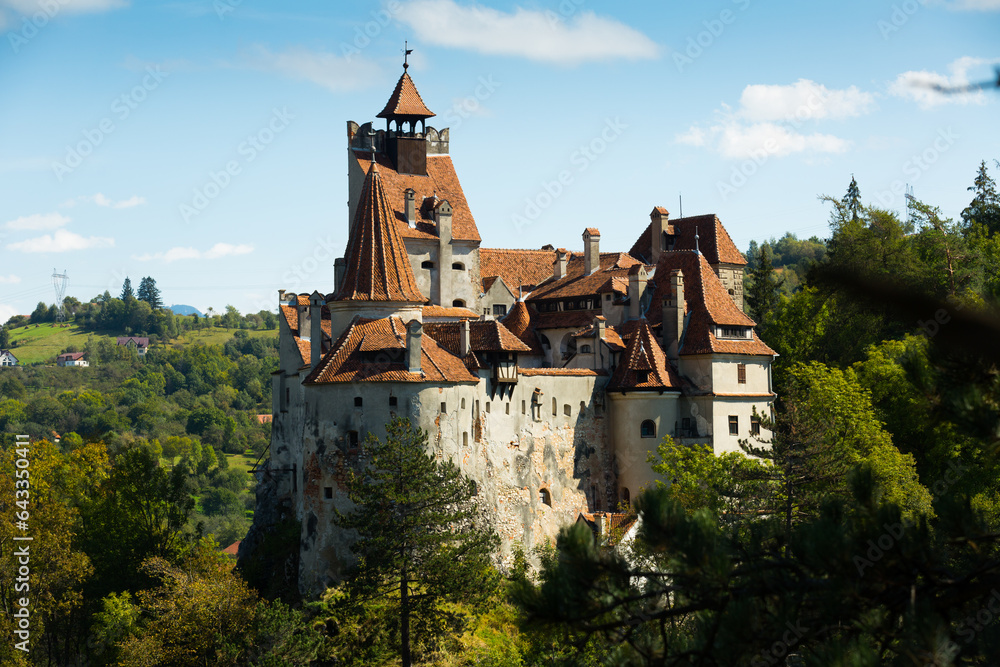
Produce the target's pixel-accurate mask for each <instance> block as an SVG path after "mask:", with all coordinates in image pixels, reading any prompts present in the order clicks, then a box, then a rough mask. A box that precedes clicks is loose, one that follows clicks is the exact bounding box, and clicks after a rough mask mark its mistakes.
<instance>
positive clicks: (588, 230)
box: [583, 227, 601, 236]
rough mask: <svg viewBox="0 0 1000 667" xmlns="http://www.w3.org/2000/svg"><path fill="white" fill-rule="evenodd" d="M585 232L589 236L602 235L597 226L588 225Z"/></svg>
mask: <svg viewBox="0 0 1000 667" xmlns="http://www.w3.org/2000/svg"><path fill="white" fill-rule="evenodd" d="M583 233H584V234H587V235H589V236H600V235H601V232H600V231H599V230H598V229H597V227H587V228H586V229H585V230H583Z"/></svg>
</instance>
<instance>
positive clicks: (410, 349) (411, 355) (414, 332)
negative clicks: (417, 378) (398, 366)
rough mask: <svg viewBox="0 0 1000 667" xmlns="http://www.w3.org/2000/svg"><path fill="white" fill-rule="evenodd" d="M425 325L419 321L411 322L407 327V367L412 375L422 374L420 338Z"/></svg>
mask: <svg viewBox="0 0 1000 667" xmlns="http://www.w3.org/2000/svg"><path fill="white" fill-rule="evenodd" d="M423 328H424V325H422V324H421V323H420V321H419V320H410V323H409V324H407V325H406V367H407V370H408V371H410V372H411V373H419V372H420V337H421V336H422V335H423Z"/></svg>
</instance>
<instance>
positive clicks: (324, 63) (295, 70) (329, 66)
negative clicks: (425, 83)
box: [243, 45, 380, 91]
mask: <svg viewBox="0 0 1000 667" xmlns="http://www.w3.org/2000/svg"><path fill="white" fill-rule="evenodd" d="M243 64H244V65H245V66H247V67H251V68H253V69H258V70H261V71H264V72H277V73H278V74H282V75H284V76H287V77H290V78H293V79H305V80H306V81H311V82H312V83H315V84H319V85H320V86H323V87H324V88H326V89H328V90H332V91H342V90H354V89H357V88H363V87H365V86H367V85H369V84H370V83H371V82H372V80H373V79H377V78H378V77H379V75H380V70H379V68H378V66H377V65H375V64H374V63H372V62H371V61H369V60H365V59H364V58H361V57H360V56H351V55H348V56H338V55H336V54H333V53H325V52H320V51H309V50H307V49H302V48H295V49H290V50H288V51H285V52H284V53H272V52H271V51H269V50H268V49H267V47H264V46H260V45H257V46H255V47H254V48H253V49H252V50H251V51H250V52H249V53H247V54H245V55H244V57H243Z"/></svg>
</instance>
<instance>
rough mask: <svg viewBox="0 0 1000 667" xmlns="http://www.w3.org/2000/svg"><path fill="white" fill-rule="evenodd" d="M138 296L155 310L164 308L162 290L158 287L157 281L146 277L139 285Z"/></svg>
mask: <svg viewBox="0 0 1000 667" xmlns="http://www.w3.org/2000/svg"><path fill="white" fill-rule="evenodd" d="M137 296H138V298H139V300H140V301H145V302H146V303H148V304H149V307H150V308H152V309H153V310H158V309H160V308H163V300H162V299H161V298H160V289H159V288H158V287H157V286H156V281H155V280H153V279H152V278H150V277H149V276H146V277H145V278H143V279H142V281H141V282H140V283H139V292H138V293H137Z"/></svg>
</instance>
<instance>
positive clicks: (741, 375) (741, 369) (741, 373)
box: [736, 364, 747, 384]
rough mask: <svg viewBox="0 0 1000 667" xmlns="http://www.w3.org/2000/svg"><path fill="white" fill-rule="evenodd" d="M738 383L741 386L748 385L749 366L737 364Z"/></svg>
mask: <svg viewBox="0 0 1000 667" xmlns="http://www.w3.org/2000/svg"><path fill="white" fill-rule="evenodd" d="M736 381H737V382H739V383H740V384H746V383H747V365H746V364H737V365H736Z"/></svg>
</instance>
